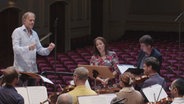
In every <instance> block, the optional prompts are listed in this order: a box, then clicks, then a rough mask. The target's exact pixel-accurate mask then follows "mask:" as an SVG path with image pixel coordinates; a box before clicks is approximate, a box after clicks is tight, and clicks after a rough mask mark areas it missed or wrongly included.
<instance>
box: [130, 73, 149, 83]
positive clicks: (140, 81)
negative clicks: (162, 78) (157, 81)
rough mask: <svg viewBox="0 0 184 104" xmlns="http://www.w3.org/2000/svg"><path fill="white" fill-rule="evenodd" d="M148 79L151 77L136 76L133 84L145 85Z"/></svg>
mask: <svg viewBox="0 0 184 104" xmlns="http://www.w3.org/2000/svg"><path fill="white" fill-rule="evenodd" d="M148 78H149V77H148V76H147V75H141V76H135V78H134V79H133V83H134V84H140V83H143V82H144V81H145V80H147V79H148Z"/></svg>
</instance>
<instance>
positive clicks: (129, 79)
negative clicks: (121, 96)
mask: <svg viewBox="0 0 184 104" xmlns="http://www.w3.org/2000/svg"><path fill="white" fill-rule="evenodd" d="M120 85H121V87H131V86H132V85H133V75H132V74H131V73H130V72H125V73H123V74H121V75H120Z"/></svg>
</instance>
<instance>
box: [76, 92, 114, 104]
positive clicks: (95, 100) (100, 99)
mask: <svg viewBox="0 0 184 104" xmlns="http://www.w3.org/2000/svg"><path fill="white" fill-rule="evenodd" d="M115 97H116V94H101V95H92V96H79V97H78V102H79V104H110V102H111V100H112V99H113V98H115Z"/></svg>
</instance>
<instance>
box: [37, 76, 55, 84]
mask: <svg viewBox="0 0 184 104" xmlns="http://www.w3.org/2000/svg"><path fill="white" fill-rule="evenodd" d="M39 76H40V78H41V79H42V80H43V82H47V83H50V84H54V83H53V82H52V81H51V80H50V79H48V78H46V77H44V76H41V75H39Z"/></svg>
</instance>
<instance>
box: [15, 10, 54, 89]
mask: <svg viewBox="0 0 184 104" xmlns="http://www.w3.org/2000/svg"><path fill="white" fill-rule="evenodd" d="M35 18H36V16H35V14H34V13H33V12H26V13H24V14H23V16H22V26H21V27H18V28H16V29H15V30H14V31H13V33H12V45H13V52H14V67H16V69H18V71H20V72H31V73H37V72H38V69H37V65H36V53H38V54H39V55H42V56H47V55H49V54H50V52H51V51H52V50H53V49H54V47H55V44H54V43H50V44H49V46H48V47H47V48H44V47H42V45H41V43H40V40H39V37H38V34H37V33H36V31H34V30H33V27H34V23H35ZM21 80H22V79H21ZM35 82H36V81H35V79H31V78H30V79H28V86H33V85H35Z"/></svg>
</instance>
